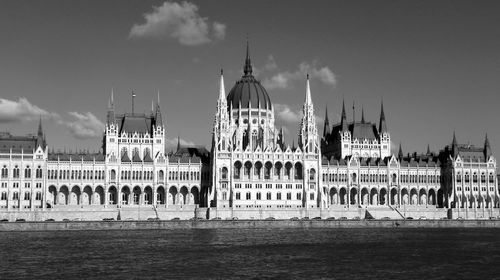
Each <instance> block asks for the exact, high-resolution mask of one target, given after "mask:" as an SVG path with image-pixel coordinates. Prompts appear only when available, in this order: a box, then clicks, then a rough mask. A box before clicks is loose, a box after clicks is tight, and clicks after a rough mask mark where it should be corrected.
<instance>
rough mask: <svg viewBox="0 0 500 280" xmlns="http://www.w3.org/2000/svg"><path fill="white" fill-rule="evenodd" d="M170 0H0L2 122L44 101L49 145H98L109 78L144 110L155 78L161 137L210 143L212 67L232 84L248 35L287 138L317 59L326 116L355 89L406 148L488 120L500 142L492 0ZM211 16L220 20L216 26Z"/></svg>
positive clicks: (369, 114)
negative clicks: (158, 16) (151, 22)
mask: <svg viewBox="0 0 500 280" xmlns="http://www.w3.org/2000/svg"><path fill="white" fill-rule="evenodd" d="M177 3H179V4H178V5H177V4H175V5H177V6H175V5H174V3H172V2H170V3H167V4H164V3H163V2H162V1H1V2H0V36H1V43H0V101H1V102H2V103H0V109H2V110H3V112H0V130H2V131H4V130H9V131H11V132H13V133H16V134H25V133H31V132H35V131H36V127H37V118H38V117H36V116H37V115H40V114H41V115H42V116H43V118H44V127H45V129H46V131H47V133H48V136H47V140H48V142H49V145H50V146H51V147H55V148H56V149H57V148H59V149H63V148H67V149H78V148H90V149H98V148H99V146H100V140H99V138H100V137H101V134H100V132H99V133H92V131H93V130H94V132H95V130H96V126H97V127H98V128H99V125H100V123H101V122H103V121H104V120H105V114H106V107H107V102H108V97H109V94H110V91H111V88H114V95H115V103H116V106H117V111H118V112H124V111H126V110H127V111H130V103H131V98H130V95H131V94H130V93H131V91H132V90H133V91H134V92H136V93H137V98H136V111H140V112H149V110H150V108H151V100H152V99H153V98H155V99H156V92H157V91H158V90H159V91H160V99H161V106H162V109H163V117H164V120H165V121H166V124H167V137H168V138H169V139H171V140H172V141H174V139H175V138H177V135H180V137H181V138H182V139H184V140H186V141H188V142H191V143H196V144H200V145H206V146H208V145H209V143H210V137H211V127H212V123H213V116H214V113H215V109H216V100H217V95H218V79H219V72H220V68H224V73H225V82H226V92H229V90H230V89H231V87H232V86H233V85H234V82H235V81H236V80H237V79H238V78H239V77H240V76H241V71H242V66H243V60H244V55H245V44H246V38H247V36H248V37H249V39H250V52H251V56H252V61H253V63H254V66H255V68H256V69H257V76H258V78H259V79H260V80H262V81H263V83H264V84H265V85H267V89H268V92H269V94H270V97H271V100H272V101H273V103H275V106H276V108H275V109H276V111H277V112H276V115H277V117H276V118H277V123H278V125H284V126H285V127H286V128H287V130H288V139H292V138H295V139H296V135H297V132H298V122H297V121H296V119H297V118H296V117H297V115H298V113H299V111H300V109H301V106H302V103H303V100H304V92H305V88H304V85H305V81H304V79H305V72H311V73H315V75H312V80H311V90H312V95H313V101H314V104H315V109H316V112H317V115H318V116H319V117H320V118H321V119H322V118H323V117H324V114H325V106H326V104H328V112H329V118H330V122H331V123H335V122H337V121H338V120H339V116H340V110H341V104H342V99H343V98H344V99H345V102H346V105H347V107H348V117H349V118H350V119H351V118H352V104H353V102H355V104H356V116H357V118H359V117H360V115H361V107H363V108H364V113H365V118H366V119H367V120H370V121H374V122H378V118H379V113H380V102H381V100H382V99H383V101H384V107H385V113H386V118H387V123H388V128H389V132H390V133H391V137H392V141H393V144H394V145H395V146H397V145H399V143H400V142H402V145H403V149H404V152H405V153H406V152H413V151H417V152H425V150H426V149H427V145H428V144H429V145H430V148H431V149H432V150H435V151H437V150H439V149H441V148H443V147H444V146H445V145H446V144H448V143H449V142H451V139H452V135H453V131H455V132H456V135H457V139H458V142H461V143H471V144H476V145H480V146H482V145H483V142H484V137H485V133H488V136H489V139H490V143H491V145H492V148H493V150H494V153H495V154H497V155H498V154H499V153H500V126H499V125H498V105H499V104H500V95H499V93H500V86H499V74H500V29H499V28H498V27H499V26H500V16H499V14H500V3H499V2H498V1H230V0H227V1H210V2H209V1H193V2H189V3H188V4H182V3H181V2H177ZM162 5H163V7H170V8H171V9H169V10H168V11H167V10H163V12H165V14H164V17H163V18H162V19H163V20H164V22H163V23H162V24H163V25H161V26H159V27H158V26H156V27H153V29H154V28H156V29H154V30H152V31H151V30H150V31H148V32H149V33H147V32H146V34H139V35H137V34H136V35H134V34H133V33H134V32H132V29H133V28H132V27H133V26H134V25H136V26H141V25H145V24H146V21H147V20H146V19H145V17H144V15H145V14H150V15H151V14H155V11H156V12H158V13H159V12H161V11H160V10H159V9H156V10H155V9H154V8H153V6H154V7H160V6H162ZM183 5H185V6H183ZM193 6H194V17H195V21H194V22H195V23H196V24H199V26H201V27H202V28H201V29H202V31H203V23H205V24H206V34H202V36H201V37H200V36H198V37H196V36H194V35H193V34H192V33H189V32H191V31H192V30H191V29H190V30H189V31H188V33H189V34H188V35H190V36H191V37H189V36H188V37H183V36H184V35H179V34H178V32H179V30H181V31H182V32H186V30H185V29H182V25H179V22H181V24H182V22H183V20H185V19H186V10H189V9H188V8H191V10H189V11H191V12H192V11H193ZM179 7H181V8H182V7H183V8H186V9H184V10H183V9H180V10H179V9H177V10H176V9H174V8H179ZM192 15H193V14H191V16H192ZM187 17H188V18H189V15H188V16H187ZM191 19H192V18H191ZM200 22H201V24H200ZM185 23H186V22H185V21H184V24H185ZM188 23H192V22H188ZM214 23H219V24H222V25H224V26H225V29H223V31H224V32H223V34H222V35H221V34H216V30H215V27H214V26H213V25H214ZM199 26H198V27H199ZM179 28H180V29H179ZM198 31H199V30H198ZM176 32H177V33H176ZM195 35H196V34H195ZM198 35H199V34H198ZM193 36H194V37H193ZM186 38H187V39H186ZM193 38H194V39H193ZM186 40H188V41H186ZM332 75H333V77H334V78H335V79H334V80H332V79H331V78H332ZM278 78H281V79H278ZM329 78H330V79H329ZM276 81H280V82H282V83H281V84H276V83H274V84H273V82H276ZM22 97H24V98H25V100H24V99H23V100H24V101H22V100H20V98H22ZM26 102H27V103H26ZM21 103H22V104H21ZM16 106H17V107H16ZM10 107H14V109H12V110H11V109H9V108H10ZM16 108H17V109H16ZM21 109H22V110H23V111H26V110H28V111H29V110H31V111H32V112H31V114H29V113H20V110H21ZM54 116H55V117H54ZM94 116H95V117H96V118H97V119H94V118H93V117H94ZM320 125H321V126H320V129H319V130H320V131H322V122H321V123H320ZM80 128H83V129H88V130H89V131H86V130H85V131H86V132H87V133H81V131H82V130H81V129H80ZM97 131H99V129H97ZM290 141H291V140H290Z"/></svg>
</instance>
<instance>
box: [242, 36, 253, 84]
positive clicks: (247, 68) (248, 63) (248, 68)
mask: <svg viewBox="0 0 500 280" xmlns="http://www.w3.org/2000/svg"><path fill="white" fill-rule="evenodd" d="M252 71H253V70H252V62H251V61H250V43H249V42H248V39H247V56H246V58H245V67H243V73H245V76H251V75H252Z"/></svg>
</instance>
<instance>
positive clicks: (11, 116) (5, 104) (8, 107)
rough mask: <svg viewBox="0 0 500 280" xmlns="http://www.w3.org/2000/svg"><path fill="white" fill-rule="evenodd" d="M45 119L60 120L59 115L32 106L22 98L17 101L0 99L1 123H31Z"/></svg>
mask: <svg viewBox="0 0 500 280" xmlns="http://www.w3.org/2000/svg"><path fill="white" fill-rule="evenodd" d="M40 117H41V118H44V119H58V118H59V115H58V114H56V113H51V112H48V111H46V110H44V109H41V108H40V107H38V106H36V105H33V104H31V103H30V102H29V101H28V99H26V98H24V97H21V98H19V99H18V100H17V101H14V100H9V99H4V98H0V123H14V122H30V121H35V120H38V119H39V118H40Z"/></svg>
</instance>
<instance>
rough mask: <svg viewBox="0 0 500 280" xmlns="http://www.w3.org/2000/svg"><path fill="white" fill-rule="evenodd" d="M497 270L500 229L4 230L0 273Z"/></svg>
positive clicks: (424, 274)
mask: <svg viewBox="0 0 500 280" xmlns="http://www.w3.org/2000/svg"><path fill="white" fill-rule="evenodd" d="M33 278H39V279H75V278H80V279H89V278H92V279H139V278H140V279H170V278H183V279H185V278H224V279H226V278H250V279H263V278H287V279H290V278H294V279H302V278H309V279H318V278H335V279H424V278H425V279H495V278H496V279H500V229H485V228H482V229H479V228H478V229H467V228H461V229H457V228H443V229H407V228H406V229H404V228H396V229H392V228H391V229H378V228H363V229H281V230H279V229H191V230H137V231H133V230H130V231H57V232H0V279H33Z"/></svg>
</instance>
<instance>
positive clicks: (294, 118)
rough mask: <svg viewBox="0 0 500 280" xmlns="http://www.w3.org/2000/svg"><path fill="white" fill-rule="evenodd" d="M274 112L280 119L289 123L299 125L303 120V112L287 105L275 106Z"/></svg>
mask: <svg viewBox="0 0 500 280" xmlns="http://www.w3.org/2000/svg"><path fill="white" fill-rule="evenodd" d="M274 112H275V113H276V116H277V117H278V119H280V120H282V121H284V122H287V123H297V122H299V121H300V120H301V119H302V112H301V111H299V110H294V109H292V108H291V107H290V106H288V105H287V104H274Z"/></svg>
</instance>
